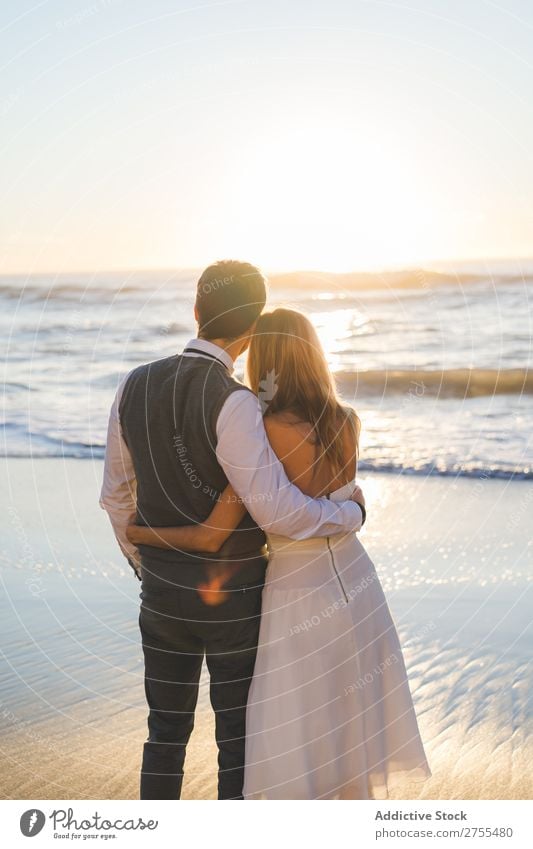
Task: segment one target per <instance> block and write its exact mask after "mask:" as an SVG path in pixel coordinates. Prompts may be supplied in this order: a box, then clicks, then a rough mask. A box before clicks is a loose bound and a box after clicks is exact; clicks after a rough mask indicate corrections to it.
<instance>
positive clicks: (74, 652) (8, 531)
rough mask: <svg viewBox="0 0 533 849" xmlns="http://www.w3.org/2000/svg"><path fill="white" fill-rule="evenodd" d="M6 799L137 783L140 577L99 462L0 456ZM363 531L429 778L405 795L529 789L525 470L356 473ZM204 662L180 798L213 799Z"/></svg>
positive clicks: (515, 794) (90, 792) (95, 791)
mask: <svg viewBox="0 0 533 849" xmlns="http://www.w3.org/2000/svg"><path fill="white" fill-rule="evenodd" d="M2 474H3V480H4V486H3V487H2V492H1V496H0V501H1V504H0V509H1V511H2V516H3V517H4V518H3V525H4V529H5V531H4V534H3V541H2V550H1V552H0V567H1V579H2V585H3V586H2V617H1V620H0V622H1V624H0V628H1V631H2V634H1V645H2V657H1V659H0V680H1V696H0V748H1V751H2V758H3V769H2V771H1V776H0V793H1V795H2V797H3V798H14V799H20V798H30V799H31V798H35V799H56V798H63V799H64V798H73V799H85V798H88V799H92V798H95V799H102V798H103V799H130V798H136V797H137V789H138V768H139V760H140V754H141V749H142V743H143V741H144V739H145V734H146V725H145V722H146V708H145V702H144V692H143V683H142V660H141V649H140V641H139V636H138V629H137V617H138V594H139V583H138V582H137V580H136V579H135V578H134V577H133V575H132V574H130V570H129V566H128V565H127V564H126V563H125V561H123V560H122V558H121V555H120V554H119V552H118V550H117V548H116V545H115V542H114V538H113V535H112V532H111V530H110V527H109V524H108V520H107V517H106V516H105V514H104V513H103V512H102V511H101V510H100V509H99V507H98V492H99V487H100V480H101V475H102V462H101V461H94V462H93V461H90V460H79V461H78V460H72V459H68V460H64V461H63V460H62V459H40V460H37V461H31V460H28V459H4V460H2ZM363 487H364V489H365V493H366V495H367V503H368V514H369V518H368V523H367V526H366V527H365V529H364V532H363V534H362V536H361V539H362V542H363V543H364V544H365V546H366V547H367V549H368V551H369V553H370V555H371V556H372V558H373V559H374V562H375V563H376V566H377V569H378V574H379V576H380V578H381V580H382V583H383V586H384V588H385V591H386V594H387V598H388V601H389V605H390V607H391V610H392V613H393V616H394V618H395V621H396V624H397V627H398V630H399V633H400V637H401V640H402V645H403V648H404V655H405V659H406V663H407V668H408V672H409V677H410V682H411V689H412V692H413V697H414V700H415V704H416V709H417V714H418V717H419V724H420V730H421V733H422V737H423V739H424V742H425V745H426V750H427V754H428V759H429V762H430V765H431V768H432V771H433V777H432V778H431V779H430V780H428V781H427V782H426V783H425V784H422V785H408V784H403V785H398V789H397V793H395V798H402V799H417V798H420V799H435V798H436V799H439V798H440V799H460V798H464V799H491V798H496V799H504V798H505V799H507V798H511V799H513V798H514V799H517V798H531V796H532V789H533V780H532V770H531V763H532V755H533V746H532V743H531V714H532V708H531V698H530V694H529V691H528V680H527V666H528V662H529V658H530V657H531V648H532V633H531V615H530V610H531V595H532V593H531V583H530V580H531V574H530V573H531V568H530V567H531V559H532V541H531V522H530V517H531V513H532V507H533V487H532V486H531V484H530V483H527V482H520V481H515V482H510V481H497V480H477V481H476V480H467V479H453V478H437V477H434V478H424V477H401V476H393V475H371V476H370V475H369V476H367V477H365V476H363ZM213 736H214V735H213V718H212V713H211V710H210V707H209V701H208V687H207V679H206V677H205V675H204V676H203V678H202V683H201V693H200V700H199V708H198V713H197V719H196V726H195V730H194V732H193V737H192V740H191V743H190V747H189V751H188V755H187V762H186V779H185V784H184V794H183V796H184V798H188V799H212V798H215V797H216V750H215V745H214V739H213Z"/></svg>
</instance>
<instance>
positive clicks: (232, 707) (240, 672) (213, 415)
mask: <svg viewBox="0 0 533 849" xmlns="http://www.w3.org/2000/svg"><path fill="white" fill-rule="evenodd" d="M265 302H266V285H265V279H264V277H263V276H262V274H261V272H260V271H259V269H257V268H256V267H255V266H253V265H250V264H249V263H242V262H234V261H223V262H218V263H215V264H214V265H211V266H209V267H208V268H207V269H206V270H205V271H204V272H203V274H202V275H201V277H200V279H199V281H198V287H197V296H196V304H195V318H196V321H197V323H198V338H197V339H193V340H192V341H191V342H190V343H189V344H188V345H187V346H186V348H185V349H184V351H183V352H182V353H181V354H179V355H175V356H172V357H167V358H165V359H163V360H159V361H157V362H154V363H149V364H147V365H143V366H140V367H139V368H137V369H135V370H134V371H133V372H132V373H131V374H130V375H129V376H128V377H127V378H126V380H125V381H124V383H123V384H122V386H121V387H120V388H119V391H118V393H117V397H116V399H115V402H114V404H113V407H112V410H111V415H110V421H109V430H108V442H107V450H106V462H105V470H104V483H103V488H102V495H101V505H102V507H103V508H104V509H105V510H107V512H108V513H109V516H110V519H111V522H112V524H113V527H114V530H115V534H116V536H117V539H118V542H119V544H120V546H121V548H122V550H123V552H124V554H125V555H126V557H127V558H128V559H129V561H130V563H131V565H132V566H133V568H134V569H135V570H136V572H137V573H138V574H139V575H140V576H141V578H142V592H141V599H142V603H141V614H140V628H141V635H142V642H143V651H144V658H145V689H146V698H147V701H148V705H149V708H150V713H149V717H148V731H149V736H148V741H147V742H146V743H145V745H144V754H143V762H142V769H141V798H142V799H177V798H179V797H180V793H181V785H182V780H183V764H184V759H185V750H186V746H187V742H188V740H189V737H190V734H191V731H192V728H193V724H194V712H195V708H196V701H197V697H198V682H199V678H200V672H201V667H202V661H203V658H204V656H205V658H206V663H207V667H208V669H209V675H210V696H211V703H212V705H213V709H214V711H215V715H216V740H217V745H218V750H219V782H218V791H219V792H218V796H219V799H240V798H242V784H243V770H244V741H245V713H246V701H247V696H248V689H249V686H250V681H251V677H252V674H253V668H254V660H255V655H256V650H257V638H258V630H259V618H260V613H261V589H262V585H263V581H264V574H265V569H266V564H267V559H266V552H265V536H264V533H263V530H262V529H268V530H269V531H272V532H273V533H278V534H284V535H285V536H289V537H292V538H294V539H305V538H308V537H312V536H329V535H333V534H337V533H346V532H348V531H351V530H355V529H358V528H359V527H360V526H361V521H362V513H361V508H360V507H359V505H358V504H357V503H355V502H354V501H347V502H341V503H338V502H337V503H335V502H331V501H328V500H327V499H325V498H321V499H312V498H308V497H307V496H305V495H304V494H303V493H302V492H301V491H300V490H299V489H298V488H297V487H295V486H294V485H292V484H291V483H290V482H289V480H288V478H287V476H286V474H285V472H284V469H283V466H282V465H281V463H280V462H279V460H278V459H277V457H276V456H275V454H274V453H273V451H272V449H271V447H270V444H269V442H268V439H267V437H266V434H265V430H264V427H263V421H262V414H261V407H260V404H259V401H258V399H257V397H256V396H255V395H254V394H253V393H252V392H250V390H248V389H247V388H246V387H244V386H243V385H242V384H241V383H239V382H238V381H237V380H235V378H233V377H232V371H233V364H234V361H235V359H236V358H237V357H238V356H239V355H240V354H241V353H243V351H245V350H246V348H247V347H248V343H249V339H250V335H251V334H252V333H253V331H254V325H255V322H256V320H257V318H258V317H259V315H260V314H261V312H262V310H263V308H264V306H265ZM228 481H229V482H230V483H231V484H232V486H233V488H234V490H235V491H236V493H237V494H238V496H239V497H240V498H242V499H243V500H244V502H245V504H246V506H247V507H248V509H249V514H247V515H246V517H245V518H244V519H243V521H242V523H241V524H240V526H239V527H238V528H237V529H236V531H235V532H234V533H233V534H231V536H230V537H229V539H228V540H227V541H226V543H224V545H223V547H222V548H221V549H220V551H219V552H218V553H217V554H216V555H214V554H208V553H206V554H205V555H204V556H199V555H198V554H192V553H187V552H182V551H175V550H163V549H158V548H154V547H150V546H142V547H141V550H140V551H137V550H136V549H135V547H134V546H132V545H131V544H130V543H129V542H128V540H127V538H126V535H125V529H126V526H127V525H128V524H129V523H130V522H132V521H135V522H136V523H137V524H142V525H150V526H154V527H158V526H165V525H189V524H191V523H198V522H203V521H205V519H206V518H207V516H208V515H209V514H210V512H211V510H212V508H213V505H214V502H215V500H216V499H217V498H218V497H219V495H220V493H221V492H222V491H223V490H224V489H225V487H226V485H227V483H228ZM213 574H216V575H218V578H219V580H218V584H216V586H217V587H218V586H220V585H222V587H223V592H222V593H217V592H216V591H215V592H214V593H212V592H209V591H207V592H206V589H205V588H206V587H209V586H210V585H211V584H212V583H213V582H212V577H213ZM221 575H222V579H221V578H220V576H221ZM213 596H214V598H213ZM213 601H214V602H215V603H213ZM217 602H222V603H217Z"/></svg>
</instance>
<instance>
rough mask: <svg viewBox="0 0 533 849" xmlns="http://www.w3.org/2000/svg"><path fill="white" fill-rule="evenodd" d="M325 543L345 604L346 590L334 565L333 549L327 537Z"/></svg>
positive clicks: (346, 598)
mask: <svg viewBox="0 0 533 849" xmlns="http://www.w3.org/2000/svg"><path fill="white" fill-rule="evenodd" d="M326 543H327V546H328V551H329V556H330V557H331V565H332V566H333V571H334V572H335V575H336V577H337V581H338V582H339V586H340V588H341V590H342V594H343V596H344V598H345V600H346V604H348V596H347V595H346V590H345V589H344V584H343V583H342V581H341V576H340V575H339V572H338V570H337V567H336V565H335V558H334V556H333V551H332V550H331V545H330V543H329V537H326Z"/></svg>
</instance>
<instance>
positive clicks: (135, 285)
mask: <svg viewBox="0 0 533 849" xmlns="http://www.w3.org/2000/svg"><path fill="white" fill-rule="evenodd" d="M198 274H199V271H195V270H191V271H189V270H183V271H169V272H163V271H153V272H149V271H148V272H135V273H128V274H121V273H118V272H109V273H107V274H101V275H98V276H95V275H94V274H77V275H75V276H73V275H69V274H58V275H48V276H46V275H43V276H40V275H34V276H31V277H28V276H16V275H0V297H3V298H6V299H17V300H19V299H20V300H23V301H32V300H34V301H48V300H65V301H72V300H79V299H80V298H84V299H91V300H97V299H98V298H99V297H101V298H102V299H107V298H109V296H110V295H112V296H113V297H117V296H120V297H122V296H131V295H138V294H142V293H146V292H147V291H153V290H157V291H160V292H165V293H167V294H168V293H170V292H172V291H175V290H176V287H177V286H178V287H180V284H181V285H183V284H187V286H188V287H189V288H190V291H191V292H192V291H194V286H195V282H196V280H197V279H198ZM269 283H270V284H271V286H272V288H273V289H280V288H286V289H299V290H300V291H302V292H305V291H311V292H316V291H317V290H320V291H328V292H330V293H331V294H332V295H333V296H335V295H339V294H340V293H342V292H343V291H365V290H366V291H381V292H386V291H387V290H397V289H403V290H406V292H407V291H409V290H412V291H416V290H419V291H424V290H432V289H435V288H440V287H450V286H454V287H458V288H461V287H462V286H470V285H472V284H476V283H488V284H490V285H491V286H493V287H494V286H499V285H506V284H510V285H512V284H515V285H516V284H530V283H533V274H532V273H531V271H530V270H529V269H528V270H527V271H525V272H524V274H523V275H520V274H516V273H501V272H500V273H491V272H490V271H485V272H484V273H480V272H477V273H471V272H458V271H454V272H449V271H434V270H430V269H425V268H411V269H404V270H400V271H382V272H375V271H368V272H360V271H356V272H348V273H336V272H326V271H291V272H287V273H277V274H271V275H269Z"/></svg>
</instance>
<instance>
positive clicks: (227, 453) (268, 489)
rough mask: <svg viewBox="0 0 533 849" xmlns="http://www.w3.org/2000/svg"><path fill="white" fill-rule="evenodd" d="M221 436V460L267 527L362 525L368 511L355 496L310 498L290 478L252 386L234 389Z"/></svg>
mask: <svg viewBox="0 0 533 849" xmlns="http://www.w3.org/2000/svg"><path fill="white" fill-rule="evenodd" d="M217 440H218V443H217V451H216V453H217V459H218V462H219V463H220V465H221V466H222V468H223V469H224V472H225V474H226V477H227V478H228V480H229V482H230V483H231V485H232V486H233V489H234V490H235V492H236V493H237V495H239V496H240V497H241V498H243V499H244V503H245V505H246V507H247V509H248V512H249V513H250V515H251V516H252V517H253V519H254V520H255V521H256V522H257V524H258V525H259V526H260V527H262V528H263V529H264V530H266V531H271V532H272V533H277V534H282V535H283V536H287V537H290V538H291V539H308V538H309V537H313V536H322V537H325V536H330V535H331V536H332V535H334V534H340V533H348V532H349V531H357V530H359V529H360V527H361V524H362V521H363V515H362V511H361V508H360V507H359V505H358V504H356V502H355V501H338V502H335V501H329V500H328V499H327V498H309V496H307V495H304V494H303V492H302V491H301V490H300V489H298V487H297V486H295V485H294V484H292V483H291V482H290V481H289V479H288V477H287V475H286V473H285V469H284V468H283V466H282V464H281V463H280V461H279V460H278V458H277V457H276V455H275V454H274V451H273V450H272V446H271V445H270V442H269V441H268V437H267V435H266V432H265V428H264V425H263V416H262V413H261V407H260V404H259V400H258V399H257V398H256V397H255V395H253V394H252V393H251V392H248V391H247V390H244V389H243V391H242V392H241V391H239V392H233V393H232V394H231V395H230V396H229V398H228V400H227V401H226V402H225V403H224V406H223V407H222V410H221V411H220V414H219V417H218V421H217Z"/></svg>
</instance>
